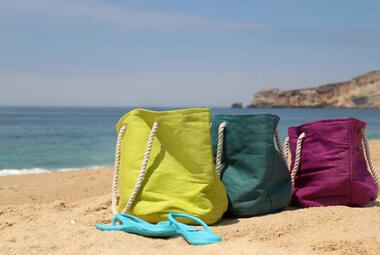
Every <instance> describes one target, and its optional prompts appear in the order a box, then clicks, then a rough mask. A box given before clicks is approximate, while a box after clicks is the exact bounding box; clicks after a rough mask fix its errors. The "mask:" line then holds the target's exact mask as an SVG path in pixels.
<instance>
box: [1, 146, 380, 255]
mask: <svg viewBox="0 0 380 255" xmlns="http://www.w3.org/2000/svg"><path fill="white" fill-rule="evenodd" d="M370 146H371V152H372V155H373V158H374V160H375V165H377V166H378V168H380V140H372V141H370ZM111 181H112V168H104V169H89V170H81V171H69V172H58V173H44V174H32V175H19V176H4V177H0V254H195V253H197V254H380V201H379V200H377V201H375V202H371V203H370V204H368V205H367V206H366V207H363V208H354V207H346V206H333V207H319V208H307V209H298V208H288V209H287V210H285V211H282V212H279V213H275V214H269V215H264V216H259V217H252V218H239V219H223V220H222V221H221V222H220V223H218V224H216V225H215V226H212V227H211V228H212V230H213V231H214V232H215V233H216V234H218V235H220V236H221V237H222V238H223V242H221V243H219V244H212V245H206V246H198V247H197V246H191V245H189V244H187V243H186V241H184V239H183V238H182V237H174V238H168V239H156V238H146V237H141V236H137V235H131V234H127V233H124V232H116V231H112V232H102V231H99V230H97V229H95V227H94V224H95V223H104V224H109V223H110V222H111V220H112V218H113V215H112V213H111V194H110V189H111Z"/></svg>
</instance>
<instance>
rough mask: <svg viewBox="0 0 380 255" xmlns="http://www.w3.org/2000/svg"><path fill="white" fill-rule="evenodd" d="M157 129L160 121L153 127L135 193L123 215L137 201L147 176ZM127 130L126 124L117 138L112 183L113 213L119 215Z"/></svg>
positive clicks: (133, 192) (132, 194)
mask: <svg viewBox="0 0 380 255" xmlns="http://www.w3.org/2000/svg"><path fill="white" fill-rule="evenodd" d="M157 127H158V121H155V122H154V124H153V126H152V129H151V130H150V134H149V138H148V143H147V146H146V150H145V154H144V159H143V162H142V164H141V170H140V173H139V175H138V177H137V181H136V184H135V187H134V188H133V191H132V193H131V196H130V197H129V200H128V203H127V204H126V206H125V207H124V210H123V211H122V212H121V214H125V213H127V212H128V211H129V210H130V209H131V207H132V205H133V202H134V201H135V198H136V195H137V193H138V192H139V190H140V187H141V184H142V181H143V179H144V176H145V172H146V166H147V165H148V161H149V157H150V152H151V150H152V145H153V140H154V135H155V134H156V131H157ZM126 130H127V125H126V124H125V125H123V126H121V128H120V130H119V133H118V136H117V142H116V150H115V167H114V172H113V182H112V212H113V213H114V214H117V213H119V212H118V198H117V197H118V188H119V166H120V146H121V140H122V138H123V135H124V133H125V131H126Z"/></svg>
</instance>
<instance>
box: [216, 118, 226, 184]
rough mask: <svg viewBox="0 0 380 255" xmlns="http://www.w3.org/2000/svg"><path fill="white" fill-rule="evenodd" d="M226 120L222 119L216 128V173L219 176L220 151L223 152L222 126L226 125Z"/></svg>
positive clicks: (220, 165) (220, 164)
mask: <svg viewBox="0 0 380 255" xmlns="http://www.w3.org/2000/svg"><path fill="white" fill-rule="evenodd" d="M226 125H227V122H225V121H223V122H222V123H220V125H219V128H218V147H217V150H216V160H215V161H216V173H217V174H218V176H219V178H220V171H221V167H222V152H223V142H224V128H225V127H226Z"/></svg>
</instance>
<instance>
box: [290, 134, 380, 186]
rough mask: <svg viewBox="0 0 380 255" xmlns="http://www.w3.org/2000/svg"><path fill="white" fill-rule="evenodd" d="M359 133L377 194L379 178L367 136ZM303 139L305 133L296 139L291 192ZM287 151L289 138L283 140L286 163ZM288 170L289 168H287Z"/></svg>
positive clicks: (379, 184) (291, 174)
mask: <svg viewBox="0 0 380 255" xmlns="http://www.w3.org/2000/svg"><path fill="white" fill-rule="evenodd" d="M361 133H362V145H363V148H364V152H365V155H366V158H367V161H368V165H369V171H370V173H371V174H372V177H373V180H374V182H375V185H376V191H377V193H379V192H380V183H379V177H378V175H377V171H376V168H375V165H374V164H373V161H372V157H371V153H370V150H369V145H368V139H367V135H366V133H365V130H364V129H362V130H361ZM305 137H306V133H305V132H303V133H302V134H301V135H299V136H298V139H297V146H296V157H295V160H294V166H293V169H292V170H290V171H291V173H290V177H291V182H292V190H293V189H294V180H295V177H296V175H297V172H298V169H299V163H300V159H301V150H302V142H303V140H304V139H305ZM288 151H289V137H287V138H286V139H285V142H284V156H285V157H286V161H287V159H288ZM289 169H290V167H289Z"/></svg>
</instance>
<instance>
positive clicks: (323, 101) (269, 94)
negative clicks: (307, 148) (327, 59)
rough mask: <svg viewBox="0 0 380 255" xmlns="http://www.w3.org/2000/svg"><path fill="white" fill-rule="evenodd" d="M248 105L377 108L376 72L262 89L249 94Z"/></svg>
mask: <svg viewBox="0 0 380 255" xmlns="http://www.w3.org/2000/svg"><path fill="white" fill-rule="evenodd" d="M248 107H257V108H267V107H268V108H272V107H324V108H380V71H373V72H369V73H367V74H365V75H362V76H359V77H356V78H353V79H352V80H349V81H346V82H339V83H332V84H327V85H322V86H319V87H315V88H306V89H294V90H286V91H282V90H279V89H265V90H262V91H260V92H258V93H256V94H254V95H253V99H252V101H251V105H249V106H248Z"/></svg>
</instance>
